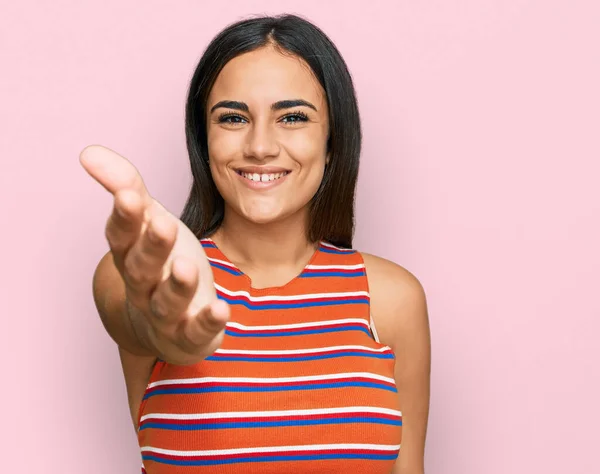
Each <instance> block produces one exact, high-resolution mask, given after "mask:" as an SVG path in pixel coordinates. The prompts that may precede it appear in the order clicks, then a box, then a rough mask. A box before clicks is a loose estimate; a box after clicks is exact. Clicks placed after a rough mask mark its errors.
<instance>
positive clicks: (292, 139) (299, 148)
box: [286, 133, 327, 166]
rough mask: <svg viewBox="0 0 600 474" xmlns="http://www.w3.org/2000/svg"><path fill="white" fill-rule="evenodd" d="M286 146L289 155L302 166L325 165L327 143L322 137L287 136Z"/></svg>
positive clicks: (307, 134) (299, 134) (305, 135)
mask: <svg viewBox="0 0 600 474" xmlns="http://www.w3.org/2000/svg"><path fill="white" fill-rule="evenodd" d="M319 135H320V134H319ZM286 146H287V148H288V150H289V151H290V155H291V156H292V157H293V158H294V159H295V160H296V161H298V162H299V163H300V164H301V165H302V166H309V165H311V166H312V165H317V164H319V163H322V164H323V165H324V164H325V155H326V147H327V143H326V141H325V138H324V137H322V136H315V133H306V134H304V133H293V134H289V136H288V137H286Z"/></svg>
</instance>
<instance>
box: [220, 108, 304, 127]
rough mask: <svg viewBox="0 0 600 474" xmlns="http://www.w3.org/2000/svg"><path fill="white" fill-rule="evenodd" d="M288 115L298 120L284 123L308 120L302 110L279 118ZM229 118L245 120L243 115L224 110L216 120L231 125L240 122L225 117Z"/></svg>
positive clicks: (285, 117)
mask: <svg viewBox="0 0 600 474" xmlns="http://www.w3.org/2000/svg"><path fill="white" fill-rule="evenodd" d="M290 117H296V118H297V119H299V120H294V121H293V122H285V123H286V124H290V123H297V122H306V121H308V115H306V114H305V113H304V112H301V111H299V110H298V111H296V112H292V113H289V114H286V115H284V116H283V117H281V120H283V119H287V118H290ZM229 118H240V119H243V120H246V118H245V117H242V116H241V115H239V114H235V113H232V112H224V113H222V114H220V115H219V117H218V121H219V123H230V124H232V125H235V124H239V123H241V122H227V119H229Z"/></svg>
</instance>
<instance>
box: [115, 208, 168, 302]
mask: <svg viewBox="0 0 600 474" xmlns="http://www.w3.org/2000/svg"><path fill="white" fill-rule="evenodd" d="M176 238H177V224H176V222H173V219H170V218H168V217H167V216H160V215H159V216H154V217H153V218H152V219H151V220H150V221H149V222H148V226H147V228H146V230H145V231H144V232H143V233H142V235H141V236H140V238H139V239H138V240H137V241H136V242H135V243H134V244H133V246H132V247H131V249H130V250H129V251H128V252H127V255H126V256H125V260H124V262H123V267H124V273H123V278H124V279H125V283H126V284H127V286H128V294H129V296H130V297H131V298H132V301H133V303H134V304H139V305H141V307H143V308H147V307H148V305H149V303H150V297H151V293H152V291H154V289H155V288H156V286H157V285H158V284H159V283H160V282H161V281H162V280H163V279H164V278H165V277H166V276H167V275H168V273H167V271H166V270H164V266H165V263H166V261H167V258H168V257H169V254H170V253H171V251H172V249H173V246H174V244H175V240H176Z"/></svg>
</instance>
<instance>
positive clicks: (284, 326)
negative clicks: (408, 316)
mask: <svg viewBox="0 0 600 474" xmlns="http://www.w3.org/2000/svg"><path fill="white" fill-rule="evenodd" d="M336 324H362V325H363V326H367V327H368V323H367V321H366V320H364V319H360V318H346V319H332V320H330V321H316V322H313V323H296V324H277V325H274V326H244V325H243V324H240V323H235V322H228V323H227V324H226V326H227V327H231V328H236V329H240V330H242V331H266V330H272V329H274V330H277V329H297V328H313V327H321V326H333V325H336Z"/></svg>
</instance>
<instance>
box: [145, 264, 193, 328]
mask: <svg viewBox="0 0 600 474" xmlns="http://www.w3.org/2000/svg"><path fill="white" fill-rule="evenodd" d="M198 281H199V271H198V267H197V266H196V265H194V263H193V262H191V261H190V260H187V259H186V258H183V257H177V258H175V259H173V262H172V264H171V273H170V275H169V278H167V279H166V280H164V281H162V282H161V283H159V284H158V286H157V287H156V289H155V290H154V292H153V294H152V296H151V298H150V308H151V312H152V315H153V318H154V321H151V323H153V324H155V325H157V326H159V327H160V326H163V325H168V324H174V323H176V322H178V321H179V320H180V319H181V316H182V314H184V313H185V311H186V310H187V309H188V306H189V305H190V302H191V301H192V298H193V297H194V295H195V293H196V289H197V287H198Z"/></svg>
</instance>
